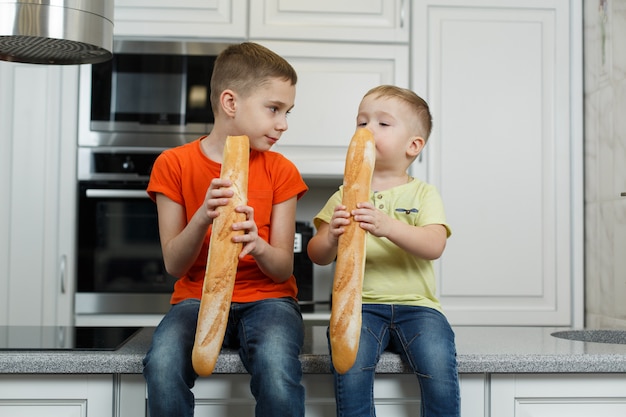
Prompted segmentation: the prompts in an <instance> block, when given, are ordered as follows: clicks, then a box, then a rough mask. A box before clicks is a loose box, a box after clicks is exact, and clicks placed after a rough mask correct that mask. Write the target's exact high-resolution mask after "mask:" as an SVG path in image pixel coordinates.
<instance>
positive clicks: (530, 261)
mask: <svg viewBox="0 0 626 417" xmlns="http://www.w3.org/2000/svg"><path fill="white" fill-rule="evenodd" d="M570 3H572V4H573V6H571V8H570ZM580 7H581V6H580V2H569V1H512V0H506V1H492V0H481V1H474V0H472V1H469V0H421V1H416V2H414V3H413V9H414V10H413V11H414V13H413V25H414V31H413V32H414V33H413V36H414V39H413V41H414V44H413V62H412V63H413V70H412V71H413V74H414V79H413V86H414V88H415V89H416V91H417V92H418V93H423V94H424V95H425V96H426V98H427V100H428V101H429V103H430V106H431V110H432V113H433V118H434V130H433V134H432V136H431V138H430V140H429V143H428V145H427V147H426V153H425V158H426V159H427V162H426V163H427V165H428V180H429V182H431V183H433V184H435V185H436V186H437V187H438V188H439V190H440V192H441V194H442V197H443V200H444V204H445V206H446V214H447V218H448V221H449V223H450V225H451V228H452V236H451V238H450V239H449V241H448V245H447V248H446V251H445V253H444V255H443V257H442V259H441V260H440V261H439V262H438V276H439V285H438V287H439V295H440V298H441V302H442V304H443V308H444V310H445V311H446V312H447V315H448V317H449V318H450V321H451V322H452V323H453V324H457V325H465V324H474V325H476V324H483V325H491V324H510V325H570V324H572V316H573V313H572V302H571V300H572V284H573V282H575V281H577V280H580V282H582V267H581V262H582V249H581V248H582V220H583V216H582V191H581V190H582V186H583V181H582V168H581V167H582V164H581V161H582V155H581V153H580V149H582V128H581V125H580V123H581V120H582V117H581V115H582V112H581V110H580V109H581V108H582V105H581V102H582V101H581V100H582V81H581V77H580V76H577V75H576V74H580V73H581V71H582V68H581V66H580V64H581V62H580V59H579V57H580V55H581V54H580V51H581V49H582V45H581V39H582V37H581V36H580V33H581V32H580V27H579V26H580V24H581V21H570V16H581V14H580V13H577V12H576V10H575V9H576V8H578V9H580ZM576 34H578V35H579V36H576ZM579 38H580V39H579ZM579 200H580V201H579ZM578 308H579V309H582V305H580V306H578Z"/></svg>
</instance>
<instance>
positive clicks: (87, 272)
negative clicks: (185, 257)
mask: <svg viewBox="0 0 626 417" xmlns="http://www.w3.org/2000/svg"><path fill="white" fill-rule="evenodd" d="M162 150H163V149H159V148H139V147H136V148H128V147H121V148H116V147H80V148H79V153H78V199H77V201H78V225H77V229H78V238H77V267H76V271H77V292H76V299H75V309H76V314H79V315H83V314H161V313H165V312H167V310H168V309H169V300H170V295H171V293H172V290H173V285H174V282H175V281H176V278H174V277H173V276H171V275H169V274H168V273H167V272H166V270H165V267H164V264H163V257H162V252H161V245H160V240H159V232H158V220H157V210H156V204H155V203H154V202H153V201H152V200H150V198H149V197H148V194H147V193H146V187H147V184H148V180H149V174H150V170H151V168H152V164H153V162H154V160H155V159H156V157H157V156H158V155H159V154H160V153H161V152H162ZM312 234H313V230H312V228H311V226H310V225H309V224H308V223H300V222H297V223H296V236H295V239H294V275H295V276H296V280H297V282H298V287H299V293H298V299H299V301H300V304H301V306H302V310H303V311H313V309H314V306H313V304H314V303H313V264H312V263H311V260H310V259H309V258H308V256H307V255H306V246H307V243H308V241H309V239H310V238H311V236H312Z"/></svg>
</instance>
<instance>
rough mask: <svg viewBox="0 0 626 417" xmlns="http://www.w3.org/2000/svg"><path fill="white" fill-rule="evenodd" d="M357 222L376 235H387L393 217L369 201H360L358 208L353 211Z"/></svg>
mask: <svg viewBox="0 0 626 417" xmlns="http://www.w3.org/2000/svg"><path fill="white" fill-rule="evenodd" d="M351 214H352V216H353V219H354V221H355V222H358V223H359V226H360V227H361V228H362V229H364V230H367V231H368V232H370V233H371V234H373V235H374V236H376V237H386V236H388V234H389V231H390V229H391V218H390V217H389V216H387V215H386V214H385V213H383V212H382V211H380V210H378V209H376V207H374V204H372V203H369V202H363V203H358V204H357V208H356V209H354V210H352V212H351Z"/></svg>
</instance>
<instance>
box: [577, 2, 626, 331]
mask: <svg viewBox="0 0 626 417" xmlns="http://www.w3.org/2000/svg"><path fill="white" fill-rule="evenodd" d="M584 22H585V27H584V51H585V56H584V62H585V69H584V74H585V80H584V82H585V325H586V326H587V327H619V328H626V256H625V255H626V196H622V195H621V193H624V192H626V118H625V117H624V115H625V114H626V2H625V1H622V0H594V1H585V2H584Z"/></svg>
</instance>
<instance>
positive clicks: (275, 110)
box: [235, 78, 296, 152]
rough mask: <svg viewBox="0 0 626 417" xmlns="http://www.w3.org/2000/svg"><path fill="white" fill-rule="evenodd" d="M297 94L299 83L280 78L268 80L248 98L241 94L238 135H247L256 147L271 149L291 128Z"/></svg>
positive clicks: (253, 146)
mask: <svg viewBox="0 0 626 417" xmlns="http://www.w3.org/2000/svg"><path fill="white" fill-rule="evenodd" d="M295 97H296V86H295V85H291V82H289V81H285V80H283V79H279V78H271V79H269V80H267V81H266V82H265V83H263V84H262V85H260V86H259V87H258V88H256V89H255V90H254V91H253V92H252V93H251V94H250V95H248V96H246V97H241V96H237V99H236V113H235V123H236V126H237V129H238V130H239V131H240V132H239V133H237V134H238V135H247V136H248V138H249V139H250V147H251V148H252V149H255V150H257V151H261V152H263V151H267V150H269V149H270V148H271V147H272V146H273V145H274V144H275V143H276V142H278V140H279V139H280V136H281V135H282V134H283V132H284V131H286V130H287V127H288V126H287V115H288V114H289V112H290V111H291V109H292V108H293V106H294V101H295Z"/></svg>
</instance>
